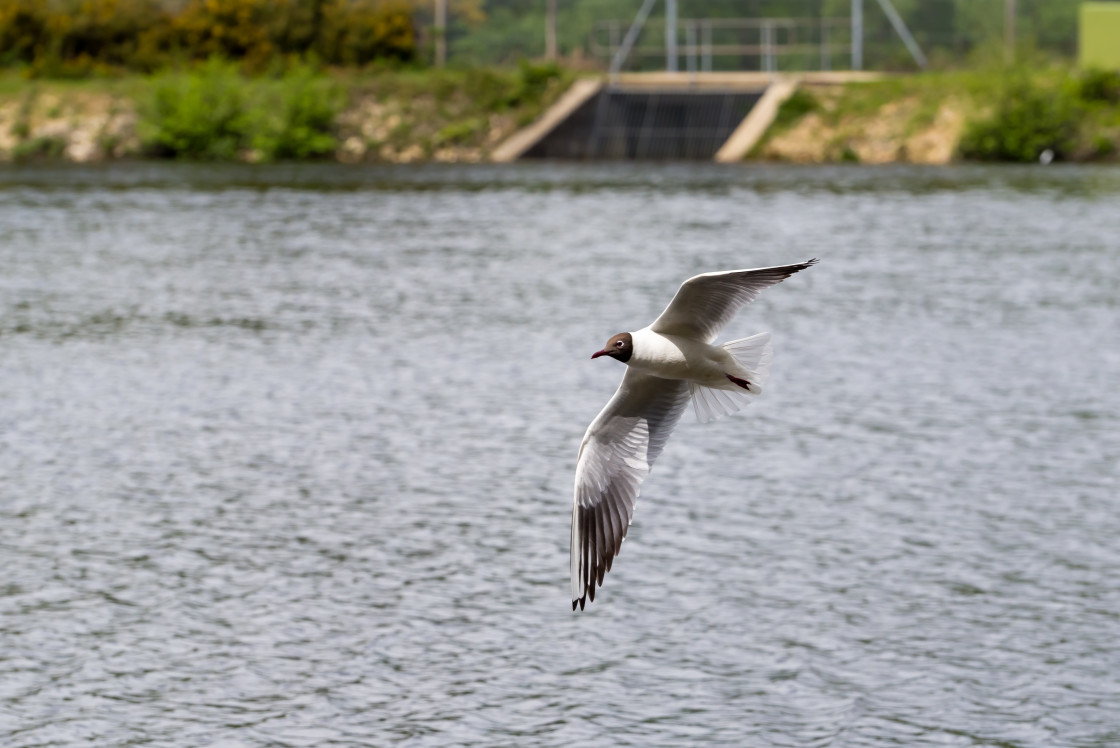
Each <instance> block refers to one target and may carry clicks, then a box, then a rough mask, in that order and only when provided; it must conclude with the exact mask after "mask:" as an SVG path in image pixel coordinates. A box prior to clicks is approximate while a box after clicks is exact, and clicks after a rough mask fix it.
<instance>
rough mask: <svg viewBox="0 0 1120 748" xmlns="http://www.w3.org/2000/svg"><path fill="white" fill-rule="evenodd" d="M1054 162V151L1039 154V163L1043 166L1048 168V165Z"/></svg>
mask: <svg viewBox="0 0 1120 748" xmlns="http://www.w3.org/2000/svg"><path fill="white" fill-rule="evenodd" d="M1053 160H1054V152H1053V151H1052V150H1050V149H1049V148H1047V149H1046V150H1045V151H1043V152H1042V153H1040V154H1038V163H1040V164H1042V165H1043V166H1046V164H1048V163H1050V162H1051V161H1053Z"/></svg>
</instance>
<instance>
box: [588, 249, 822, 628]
mask: <svg viewBox="0 0 1120 748" xmlns="http://www.w3.org/2000/svg"><path fill="white" fill-rule="evenodd" d="M815 262H816V260H815V259H814V260H809V261H808V262H802V263H799V264H797V265H782V266H779V267H771V268H756V269H753V270H726V271H722V272H716V273H704V274H703V275H697V276H695V277H693V278H689V279H688V280H686V281H685V282H684V283H683V284H682V285H681V287H680V290H678V291H677V295H676V296H674V297H673V300H672V301H671V302H669V306H667V307H665V311H663V312H662V313H661V316H659V317H658V318H657V319H655V320H654V321H653V324H651V325H650V326H649V327H644V328H642V329H641V330H638V331H636V332H622V333H619V334H618V335H615V336H614V337H612V338H611V339H610V340H608V341H607V344H606V346H604V348H603V350H601V351H596V352H595V353H594V354H592V356H591V358H599V357H600V356H610V357H611V358H615V359H618V360H619V361H621V362H622V363H624V364H626V366H627V369H626V373H625V374H623V376H622V384H621V385H619V387H618V391H617V392H615V393H614V397H612V398H611V399H610V402H608V403H607V405H606V407H605V408H603V410H602V412H601V413H599V415H598V416H597V417H596V418H595V420H594V421H592V422H591V425H590V426H588V427H587V433H585V434H584V435H583V442H582V443H581V444H580V446H579V457H578V458H577V461H576V490H575V503H574V506H573V507H572V557H571V561H572V610H575V608H576V605H577V604H578V605H579V607H580V609H581V610H582V609H583V607H584V605H585V604H586V601H587V598H588V597H590V598H591V600H592V602H594V600H595V585H596V584H598V585H599V586H600V587H601V586H602V585H603V575H604V574H606V573H607V572H608V571H610V568H611V561H612V560H613V559H614V557H615V556H616V555H618V551H619V549H620V548H621V546H622V539H623V538H625V537H626V531H627V529H628V528H629V527H630V520H631V519H632V518H633V517H634V503H635V501H636V500H637V498H638V491H639V489H640V488H641V485H642V481H643V480H645V478H646V476H647V475H649V470H650V467H651V466H652V465H653V461H654V460H656V459H657V456H658V455H659V454H661V450H662V449H664V448H665V442H667V441H668V440H669V434H671V433H672V431H673V427H674V426H676V425H677V421H679V420H680V417H681V414H682V413H683V412H684V409H685V407H686V406H687V405H688V403H689V401H690V400H691V402H692V405H693V407H694V408H695V410H696V417H697V419H699V420H700V421H701V422H702V423H703V422H707V421H710V420H712V419H714V418H719V417H720V416H724V415H727V414H729V413H734V412H735V411H737V410H739V409H740V408H742V407H743V406H744V405H746V404H747V403H748V402H750V400H751V398H752V397H754V396H755V395H757V394H759V393H760V392H762V385H763V384H765V383H766V379H767V376H768V374H769V370H770V359H771V349H770V334H769V333H765V332H763V333H759V334H758V335H753V336H751V337H749V338H743V339H742V340H732V341H731V342H729V343H724V344H723V345H718V346H717V345H712V339H713V338H715V336H716V333H718V332H719V330H720V328H721V327H723V326H724V325H725V324H727V322H728V321H729V320H730V319H731V318H732V317H733V316H734V315H735V313H736V312H738V311H739V310H740V309H741V308H742V307H743V306H745V305H746V304H748V303H750V302H751V301H753V300H754V299H755V297H756V296H758V294H759V293H760V292H761V291H762V289H764V288H766V287H768V286H772V285H774V284H775V283H780V282H781V281H783V280H785V279H786V278H788V277H790V276H791V275H793V274H794V273H796V272H797V271H799V270H804V269H805V268H807V267H809V266H810V265H812V264H813V263H815Z"/></svg>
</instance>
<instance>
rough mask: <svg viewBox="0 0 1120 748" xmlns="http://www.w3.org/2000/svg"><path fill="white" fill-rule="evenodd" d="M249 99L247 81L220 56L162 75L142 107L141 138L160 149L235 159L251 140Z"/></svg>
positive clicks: (187, 155) (178, 154)
mask: <svg viewBox="0 0 1120 748" xmlns="http://www.w3.org/2000/svg"><path fill="white" fill-rule="evenodd" d="M247 100H248V91H247V85H246V82H245V81H244V80H243V79H242V78H241V76H239V75H238V73H237V70H236V69H235V68H234V67H233V65H231V64H230V63H225V62H222V61H220V60H216V59H215V60H211V61H210V62H208V63H207V64H206V65H204V66H203V67H202V68H200V69H199V70H197V71H196V72H194V73H189V74H186V73H165V74H163V75H160V76H157V77H156V78H155V79H154V80H153V81H152V88H151V95H150V97H149V99H148V101H147V102H144V104H143V105H142V107H141V121H140V127H139V131H140V137H141V140H142V141H143V143H144V146H145V149H146V150H148V151H149V152H150V153H153V154H154V155H163V156H172V157H176V158H192V159H204V160H229V159H233V158H235V157H236V156H237V153H238V151H239V150H241V149H242V148H244V147H245V146H246V145H247V144H248V135H249V132H248V130H249V123H248V118H247V116H246V105H247Z"/></svg>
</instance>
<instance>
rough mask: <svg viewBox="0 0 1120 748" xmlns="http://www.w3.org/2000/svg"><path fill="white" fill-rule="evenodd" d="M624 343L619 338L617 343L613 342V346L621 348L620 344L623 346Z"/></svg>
mask: <svg viewBox="0 0 1120 748" xmlns="http://www.w3.org/2000/svg"><path fill="white" fill-rule="evenodd" d="M624 345H625V343H623V342H622V341H621V340H620V341H618V342H617V343H615V344H614V347H615V348H621V347H622V346H624Z"/></svg>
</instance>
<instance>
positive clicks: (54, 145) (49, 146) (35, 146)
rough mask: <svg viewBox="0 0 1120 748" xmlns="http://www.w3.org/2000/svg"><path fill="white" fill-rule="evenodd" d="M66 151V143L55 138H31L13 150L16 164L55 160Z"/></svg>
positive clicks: (18, 144) (13, 158)
mask: <svg viewBox="0 0 1120 748" xmlns="http://www.w3.org/2000/svg"><path fill="white" fill-rule="evenodd" d="M65 150H66V141H65V140H63V139H62V138H59V137H55V136H49V135H48V136H43V137H38V138H29V139H27V140H24V141H22V142H20V143H17V144H16V146H15V147H14V148H12V160H13V161H15V162H16V163H23V162H25V161H35V160H39V159H55V158H59V157H60V156H62V153H63V151H65Z"/></svg>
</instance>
